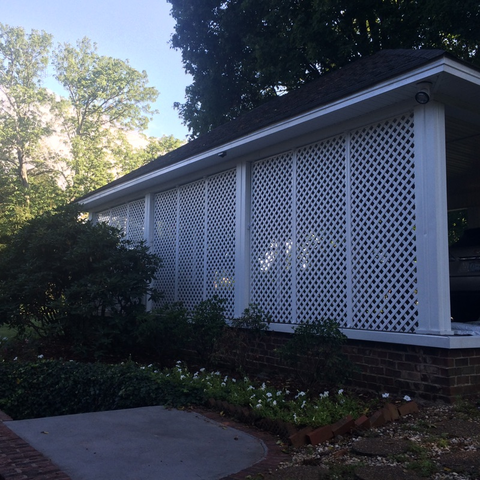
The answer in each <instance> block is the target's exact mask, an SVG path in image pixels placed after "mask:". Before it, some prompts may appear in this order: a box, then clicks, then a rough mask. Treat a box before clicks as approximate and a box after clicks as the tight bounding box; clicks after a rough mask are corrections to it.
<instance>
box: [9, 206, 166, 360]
mask: <svg viewBox="0 0 480 480" xmlns="http://www.w3.org/2000/svg"><path fill="white" fill-rule="evenodd" d="M79 213H80V212H79V210H78V208H77V207H75V206H68V207H64V208H62V209H60V210H58V211H56V212H54V213H46V214H43V215H42V216H39V217H36V218H34V219H32V220H30V221H28V222H27V223H26V224H25V225H24V226H23V227H22V228H21V229H20V231H19V232H18V233H17V234H15V235H13V236H12V237H11V238H10V239H9V241H8V243H7V245H6V247H5V248H4V249H3V250H2V253H1V255H0V319H1V320H2V321H3V323H5V324H7V325H8V326H10V327H12V328H15V329H17V330H19V331H20V332H24V331H26V330H33V331H35V332H36V333H37V334H38V335H39V336H40V337H44V338H50V339H58V340H62V341H66V342H68V343H69V344H73V345H74V346H75V348H76V349H77V351H81V350H83V351H85V352H86V353H92V352H94V353H100V352H101V353H105V352H111V351H112V350H113V349H114V348H116V347H117V348H121V347H124V348H127V347H128V348H130V347H131V346H132V345H133V340H134V336H133V332H134V326H135V319H136V316H137V315H139V314H140V313H142V312H143V311H144V303H145V302H144V300H145V299H146V298H147V299H148V298H155V295H156V291H155V290H154V289H152V287H151V281H152V280H153V279H154V276H155V272H156V270H157V268H158V266H159V260H158V258H157V257H156V256H155V255H153V254H150V253H149V252H148V248H147V247H146V246H145V245H144V244H133V243H131V242H129V241H127V240H125V239H124V238H122V235H121V234H120V232H119V231H118V230H117V229H115V228H113V227H110V226H108V225H106V224H104V223H98V224H93V223H91V222H90V221H83V220H81V216H80V215H79Z"/></svg>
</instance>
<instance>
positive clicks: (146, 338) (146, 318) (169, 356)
mask: <svg viewBox="0 0 480 480" xmlns="http://www.w3.org/2000/svg"><path fill="white" fill-rule="evenodd" d="M190 332H191V328H190V323H189V318H188V311H187V309H186V308H185V307H183V305H182V304H181V303H174V304H171V305H169V304H166V305H164V306H162V307H159V308H155V309H154V310H152V311H150V312H147V313H145V314H144V315H141V316H140V317H139V318H138V320H137V327H136V332H135V336H136V342H137V345H136V350H137V351H138V352H139V353H140V352H141V354H142V355H149V356H151V358H154V359H155V361H158V362H160V363H161V364H162V365H168V364H169V363H170V362H172V361H175V360H177V359H178V358H180V357H181V355H182V354H183V351H184V350H185V349H186V348H187V346H188V345H189V339H190Z"/></svg>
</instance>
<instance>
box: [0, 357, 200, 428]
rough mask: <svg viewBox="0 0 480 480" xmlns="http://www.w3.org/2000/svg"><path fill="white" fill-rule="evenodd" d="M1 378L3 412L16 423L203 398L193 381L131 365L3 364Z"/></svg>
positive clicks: (42, 361) (178, 402)
mask: <svg viewBox="0 0 480 480" xmlns="http://www.w3.org/2000/svg"><path fill="white" fill-rule="evenodd" d="M0 377H1V378H2V382H1V384H0V409H2V410H4V411H5V412H7V413H8V414H9V415H10V416H12V417H13V418H15V419H17V420H19V419H22V418H33V417H45V416H54V415H66V414H74V413H84V412H95V411H102V410H114V409H122V408H133V407H141V406H147V405H174V406H178V405H185V404H189V403H202V402H203V400H204V396H203V392H202V390H201V388H199V386H198V385H196V384H195V383H185V382H181V381H180V380H179V376H178V374H177V375H175V374H174V375H171V376H170V375H169V374H163V375H162V374H160V373H159V372H158V371H156V370H155V369H154V368H153V367H152V366H149V367H139V366H138V365H136V364H134V363H133V362H128V363H126V364H120V365H107V364H101V363H78V362H73V361H70V362H62V361H58V360H37V361H36V362H29V363H21V362H9V363H7V362H3V363H0Z"/></svg>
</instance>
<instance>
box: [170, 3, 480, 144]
mask: <svg viewBox="0 0 480 480" xmlns="http://www.w3.org/2000/svg"><path fill="white" fill-rule="evenodd" d="M168 2H169V3H170V4H171V5H172V10H171V14H172V16H173V18H174V19H175V21H176V26H175V33H174V35H173V36H172V41H171V44H172V47H173V48H176V49H179V50H181V51H182V57H183V63H184V67H185V70H186V71H187V72H188V73H190V74H191V75H192V76H193V83H192V84H191V85H190V86H188V87H187V90H186V94H187V95H186V97H187V100H186V102H185V103H183V104H177V108H178V109H179V111H180V115H181V116H182V117H183V119H184V123H185V124H186V125H187V126H188V127H189V129H190V132H191V136H192V137H196V136H198V135H201V134H203V133H205V132H208V131H209V130H211V129H212V128H213V127H215V126H218V125H220V124H222V123H225V122H227V121H228V120H231V119H232V118H235V117H237V116H238V115H239V114H241V113H242V112H244V111H246V110H250V109H251V108H253V107H255V106H258V105H260V104H261V103H262V102H264V101H265V100H267V99H269V98H271V97H272V96H275V95H280V94H282V93H284V92H286V91H290V90H293V89H295V88H298V87H299V86H300V85H302V84H303V83H305V82H308V81H310V80H312V79H314V78H317V77H318V76H319V75H321V74H323V73H325V72H328V71H330V70H332V69H335V68H340V67H341V66H343V65H345V64H346V63H348V62H349V61H351V60H353V59H356V58H359V57H361V56H365V55H371V54H373V53H375V52H376V51H378V50H381V49H386V48H419V47H427V48H442V49H445V50H448V51H451V52H452V53H454V54H455V55H457V56H458V57H460V58H462V59H464V60H468V61H470V62H473V63H476V64H477V65H480V29H479V28H478V26H479V24H480V2H478V0H464V1H463V2H458V1H456V0H439V1H437V0H436V1H433V0H362V1H359V0H301V1H300V0H262V1H258V0H205V1H202V2H198V1H195V0H168Z"/></svg>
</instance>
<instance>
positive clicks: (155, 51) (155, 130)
mask: <svg viewBox="0 0 480 480" xmlns="http://www.w3.org/2000/svg"><path fill="white" fill-rule="evenodd" d="M199 1H201V0H199ZM0 22H1V23H3V24H7V25H9V26H11V27H23V28H24V29H25V30H26V32H27V33H30V31H31V30H32V29H35V30H45V32H47V33H50V34H51V35H53V42H54V45H57V44H58V43H65V42H68V43H71V44H75V42H76V41H77V40H79V39H81V38H83V37H88V38H90V40H92V41H93V42H96V43H97V46H98V54H99V55H105V56H109V57H114V58H119V59H121V60H127V59H128V60H129V62H130V65H131V66H132V67H133V68H135V69H137V70H139V71H142V70H145V71H146V72H147V74H148V79H149V86H153V87H155V88H156V89H157V90H158V91H159V92H160V95H159V97H158V100H157V102H156V103H155V104H153V105H152V106H153V108H155V109H157V110H159V113H158V114H157V115H155V116H154V118H153V120H152V121H151V122H150V125H149V129H148V130H147V132H146V133H147V134H148V135H151V136H156V137H161V136H162V135H173V136H174V137H176V138H180V139H184V138H185V137H186V135H187V134H188V129H187V127H185V126H184V125H182V120H181V119H180V118H179V116H178V112H177V111H176V110H174V109H173V103H174V102H180V103H184V101H185V87H186V86H187V85H189V84H190V83H192V79H191V77H189V76H187V75H186V74H185V72H184V70H183V66H182V61H181V52H180V51H177V50H173V49H171V48H170V46H169V44H168V42H169V40H170V37H171V35H172V33H173V32H174V25H175V22H174V20H173V18H172V17H171V16H170V4H168V3H167V2H166V0H0ZM45 86H46V87H47V88H49V89H51V90H53V91H55V93H58V94H60V95H62V94H63V95H65V94H64V93H63V92H62V89H61V87H60V86H58V84H57V82H56V80H55V79H53V77H51V75H50V76H48V77H47V78H46V80H45Z"/></svg>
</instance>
